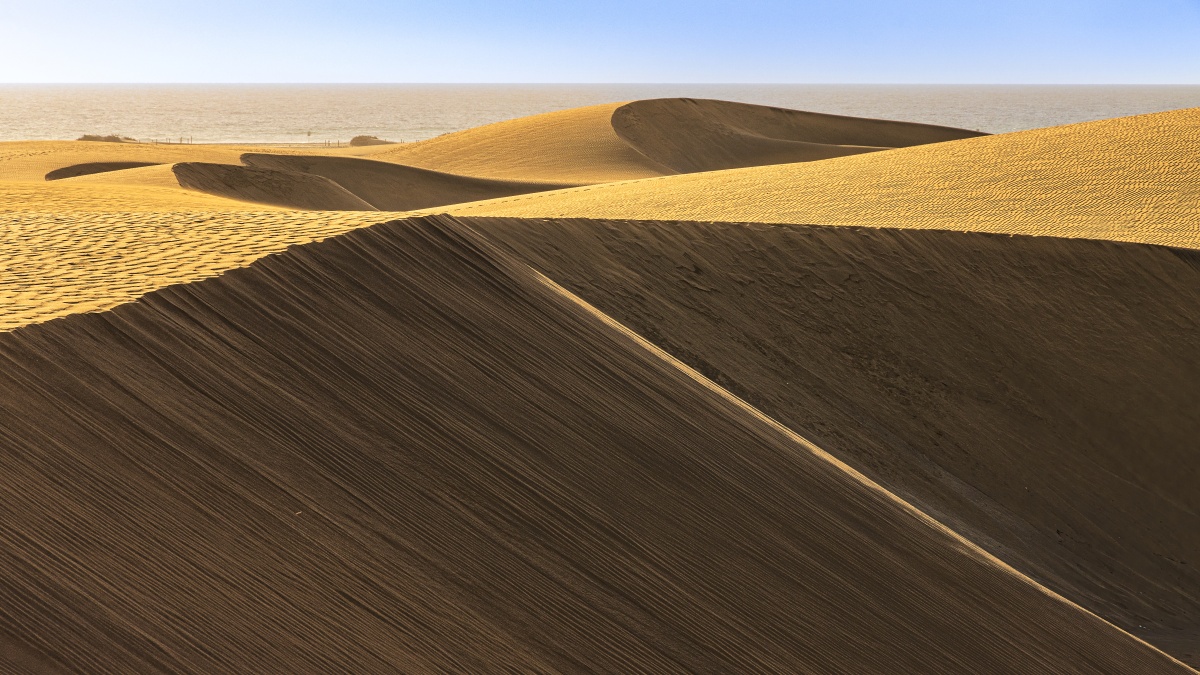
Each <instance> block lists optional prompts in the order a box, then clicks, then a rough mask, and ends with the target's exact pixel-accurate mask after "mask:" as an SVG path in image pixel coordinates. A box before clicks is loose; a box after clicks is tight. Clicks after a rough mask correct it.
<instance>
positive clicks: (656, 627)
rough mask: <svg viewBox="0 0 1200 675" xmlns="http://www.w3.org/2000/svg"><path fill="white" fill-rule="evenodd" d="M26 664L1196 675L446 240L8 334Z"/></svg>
mask: <svg viewBox="0 0 1200 675" xmlns="http://www.w3.org/2000/svg"><path fill="white" fill-rule="evenodd" d="M0 359H3V361H4V363H5V364H6V367H4V368H0V421H2V423H3V427H4V433H2V434H0V447H2V448H3V451H2V452H0V497H2V498H0V542H2V544H0V556H3V558H4V561H5V564H3V565H0V645H3V647H4V653H6V654H15V655H18V656H19V658H23V659H24V660H25V661H26V663H29V664H32V665H33V666H47V667H57V668H63V669H65V668H73V669H89V670H112V671H121V672H130V671H135V670H152V669H153V670H199V671H208V672H211V671H216V670H236V671H253V672H316V671H329V670H346V671H351V672H357V673H363V672H396V671H433V670H442V671H461V672H478V671H483V670H496V669H507V670H523V671H528V670H540V671H605V672H631V671H634V672H647V671H690V672H747V671H780V672H782V671H787V672H809V671H817V672H855V673H867V672H888V673H892V672H923V673H939V672H945V673H962V672H976V673H985V672H1055V673H1068V672H1081V673H1096V672H1123V673H1126V672H1127V673H1135V672H1146V673H1151V672H1153V673H1171V672H1186V669H1185V668H1184V667H1183V666H1182V665H1180V664H1178V663H1176V662H1173V661H1171V660H1169V659H1168V658H1167V657H1166V656H1165V655H1163V654H1161V653H1160V652H1157V651H1154V650H1153V649H1151V648H1150V647H1148V646H1147V645H1145V644H1144V643H1142V642H1138V641H1136V640H1134V639H1133V638H1131V637H1129V636H1128V635H1127V634H1125V633H1122V632H1120V631H1118V630H1117V629H1115V628H1114V627H1112V626H1111V625H1109V624H1107V623H1104V622H1102V621H1100V620H1099V619H1097V618H1096V617H1095V616H1093V615H1091V614H1088V613H1086V612H1084V611H1082V610H1080V609H1079V608H1077V607H1075V606H1073V605H1070V604H1068V603H1066V602H1063V601H1062V600H1061V599H1059V598H1057V597H1056V596H1053V595H1051V594H1049V593H1047V592H1045V591H1044V590H1043V589H1041V588H1039V587H1037V586H1035V585H1034V584H1032V583H1030V582H1029V581H1027V580H1026V579H1024V578H1022V577H1020V576H1018V575H1017V574H1015V573H1013V572H1012V571H1011V570H1009V569H1008V568H1006V567H1004V566H1002V565H1000V564H998V563H996V562H995V561H994V560H992V559H990V558H988V557H987V556H986V555H985V554H983V553H982V552H980V551H979V550H978V549H976V548H974V547H972V546H970V545H968V544H966V543H965V542H964V541H962V540H961V539H959V538H957V537H955V536H953V535H952V534H951V533H949V532H948V531H947V530H945V529H942V528H940V527H938V526H937V525H936V524H935V523H933V522H932V521H930V520H928V519H926V518H924V517H923V516H921V515H920V514H919V513H918V512H916V511H913V510H911V509H910V508H908V507H907V506H906V505H905V504H903V503H902V502H899V501H898V500H896V499H895V498H894V497H892V496H891V495H889V494H887V493H886V492H883V491H882V490H879V489H877V488H875V487H873V486H872V485H870V484H868V483H866V482H864V481H862V480H861V479H859V478H858V477H856V476H855V475H854V474H852V473H850V472H848V471H846V470H845V469H844V468H842V467H841V466H839V465H838V464H837V463H835V462H833V461H831V460H830V459H828V458H827V456H825V455H824V454H823V453H821V452H820V451H818V450H816V449H815V448H814V447H812V446H810V445H807V444H806V443H804V442H803V441H801V440H800V439H799V438H798V437H796V436H795V435H793V434H791V433H789V432H787V431H786V430H785V429H783V428H782V427H779V426H777V425H774V424H772V423H770V422H769V421H768V420H767V419H766V418H763V417H761V416H759V415H757V414H756V413H755V411H754V410H753V409H751V408H749V407H747V406H745V405H743V404H740V403H739V402H737V401H736V400H734V399H732V398H730V397H728V396H726V395H724V394H723V393H722V392H721V391H720V390H718V389H716V388H715V387H710V386H708V385H707V384H706V383H705V382H704V381H702V380H701V379H698V376H696V377H693V376H691V375H690V374H689V373H688V372H687V371H686V370H684V369H682V368H681V367H680V366H678V365H677V364H676V363H674V362H672V361H670V360H669V359H668V358H666V357H664V356H660V355H658V354H656V353H654V352H653V351H651V350H650V349H649V348H648V347H646V346H644V345H643V344H642V343H639V342H638V341H637V340H635V339H634V338H633V337H632V336H631V335H629V334H627V333H624V332H622V331H621V330H619V328H618V327H617V326H615V325H612V324H610V323H608V322H606V321H605V320H603V317H601V316H598V315H597V314H594V313H592V312H591V311H589V309H588V308H586V307H585V306H583V305H582V304H580V303H579V302H578V301H576V300H575V299H574V298H573V297H572V296H569V295H567V294H565V293H560V292H558V291H556V290H555V289H554V288H552V287H551V286H550V285H548V284H546V283H544V282H542V281H541V277H539V276H538V275H536V274H535V273H534V272H533V271H532V270H530V269H529V268H528V267H526V266H524V265H523V264H520V263H518V262H516V261H515V260H514V259H512V258H509V257H508V256H507V255H505V254H502V253H500V252H498V251H496V250H494V249H493V247H491V246H490V245H489V244H487V243H486V242H485V241H484V240H483V239H482V238H481V237H479V236H478V235H476V234H475V233H474V232H472V231H471V230H469V229H467V228H465V227H463V226H461V225H460V224H457V223H455V222H453V221H449V220H433V219H431V220H421V221H412V222H399V223H390V224H387V225H383V226H376V227H373V228H369V229H363V230H358V231H356V232H352V233H349V234H347V235H344V236H341V237H337V238H334V239H331V240H328V241H325V242H322V243H317V244H312V245H308V246H304V247H300V248H296V249H292V250H290V251H288V252H286V253H283V254H281V255H278V256H272V257H268V258H266V259H263V260H260V261H258V262H257V263H255V264H254V265H252V266H251V267H249V268H246V269H240V270H235V271H232V272H229V273H227V274H226V275H224V276H222V277H219V278H215V279H209V280H205V281H202V282H198V283H194V284H189V285H184V286H174V287H171V288H168V289H164V290H161V291H158V292H156V293H154V294H151V295H149V296H147V297H145V298H143V299H142V300H139V301H138V302H135V303H131V304H127V305H123V306H121V307H118V308H116V309H114V310H112V311H109V312H104V313H99V314H89V315H79V316H72V317H68V318H66V319H62V320H59V321H54V322H50V323H47V324H43V325H39V326H32V327H28V328H24V329H21V330H18V331H14V332H11V333H8V334H4V335H0Z"/></svg>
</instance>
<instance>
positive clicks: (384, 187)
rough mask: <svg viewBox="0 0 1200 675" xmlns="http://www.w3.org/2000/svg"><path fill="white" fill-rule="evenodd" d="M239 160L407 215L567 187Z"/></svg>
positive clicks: (393, 167)
mask: <svg viewBox="0 0 1200 675" xmlns="http://www.w3.org/2000/svg"><path fill="white" fill-rule="evenodd" d="M241 160H242V163H244V164H248V165H250V166H253V167H258V168H263V169H274V170H278V171H292V172H299V173H305V174H311V175H317V176H322V177H324V178H327V179H329V180H332V181H334V182H336V183H337V184H338V185H340V186H342V187H343V188H345V189H346V190H348V191H350V192H352V193H353V194H354V195H355V196H356V197H358V198H360V199H362V200H364V201H365V202H367V203H368V204H370V205H371V206H372V207H374V208H376V209H379V210H381V211H408V210H412V209H423V208H428V207H431V206H441V205H445V204H456V203H459V202H469V201H478V200H481V199H492V198H495V197H508V196H512V195H519V194H526V193H529V192H540V191H545V190H556V189H559V188H564V187H570V185H567V184H563V183H527V182H521V181H500V180H488V179H485V178H472V177H469V176H458V175H453V174H447V173H441V172H438V171H431V170H429V169H420V168H417V167H412V166H404V165H401V164H394V163H392V162H377V161H372V160H369V159H360V158H356V157H328V156H320V155H303V156H287V155H263V154H246V155H243V156H242V158H241Z"/></svg>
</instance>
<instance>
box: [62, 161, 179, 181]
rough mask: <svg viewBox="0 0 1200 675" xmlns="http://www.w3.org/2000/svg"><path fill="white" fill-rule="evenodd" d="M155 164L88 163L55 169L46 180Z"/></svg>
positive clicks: (153, 163)
mask: <svg viewBox="0 0 1200 675" xmlns="http://www.w3.org/2000/svg"><path fill="white" fill-rule="evenodd" d="M155 164H156V162H87V163H84V164H73V165H71V166H64V167H62V168H61V169H54V170H53V171H51V172H49V173H47V174H46V180H62V179H64V178H77V177H79V176H91V175H93V174H97V173H108V172H109V171H123V170H125V169H139V168H141V167H143V166H155Z"/></svg>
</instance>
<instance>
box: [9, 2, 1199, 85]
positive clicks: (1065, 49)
mask: <svg viewBox="0 0 1200 675" xmlns="http://www.w3.org/2000/svg"><path fill="white" fill-rule="evenodd" d="M0 82H6V83H16V82H721V83H727V82H729V83H733V82H780V83H849V82H861V83H1164V84H1172V83H1174V84H1196V83H1200V0H1140V1H1138V2H1116V1H1113V2H1105V1H1102V0H1101V1H1094V2H1083V1H1075V0H1041V1H1028V0H1013V1H1001V2H970V1H967V0H964V1H960V2H947V1H942V0H909V1H898V2H881V1H873V0H846V1H841V2H838V1H835V0H822V1H813V2H779V1H774V0H765V1H755V0H742V1H741V2H734V1H727V0H693V1H692V2H681V1H676V0H665V1H655V0H641V1H630V0H597V1H594V2H587V3H575V2H550V1H542V0H511V1H504V0H493V1H487V0H440V1H436V2H408V1H392V2H385V1H382V0H340V1H337V2H334V1H330V0H288V1H286V2H284V1H280V0H259V1H256V0H237V1H234V0H199V1H197V0H189V1H186V2H174V1H165V0H0Z"/></svg>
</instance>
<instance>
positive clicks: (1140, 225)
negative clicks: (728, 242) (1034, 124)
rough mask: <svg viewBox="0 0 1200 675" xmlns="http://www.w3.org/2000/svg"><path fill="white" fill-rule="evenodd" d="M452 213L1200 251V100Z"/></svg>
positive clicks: (570, 192) (566, 192) (500, 202)
mask: <svg viewBox="0 0 1200 675" xmlns="http://www.w3.org/2000/svg"><path fill="white" fill-rule="evenodd" d="M451 212H453V213H459V214H464V215H489V216H518V217H538V218H548V217H580V218H611V219H637V220H705V221H755V222H769V223H806V224H819V225H859V226H869V227H903V228H926V229H947V230H963V231H982V232H997V233H1008V234H1028V235H1046V236H1060V237H1083V238H1089V239H1111V240H1117V241H1133V242H1142V243H1150V244H1163V245H1170V246H1180V247H1187V248H1200V108H1190V109H1184V110H1175V111H1171V112H1164V113H1155V114H1150V115H1138V116H1134V117H1123V118H1116V119H1110V120H1101V121H1097V122H1086V123H1082V124H1073V125H1066V126H1060V127H1050V128H1046V129H1035V130H1032V131H1023V132H1018V133H1012V134H1002V135H996V136H987V137H980V138H968V139H964V140H958V141H953V142H948V143H938V144H934V145H924V146H917V147H910V148H903V149H898V150H889V151H887V152H879V153H870V154H863V155H856V156H851V157H841V158H835V159H829V160H825V161H821V162H810V163H796V164H785V165H776V166H759V167H754V168H746V169H737V170H729V171H714V172H709V173H696V174H690V175H680V176H669V177H662V178H657V179H651V180H638V181H628V182H621V183H613V184H609V185H603V186H593V187H591V188H588V189H587V190H580V189H575V190H562V191H558V192H552V193H545V194H542V195H527V196H523V197H517V198H511V199H503V200H493V201H490V202H480V203H477V204H471V205H464V206H461V207H459V208H456V209H451Z"/></svg>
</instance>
